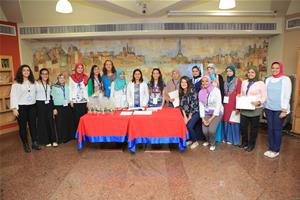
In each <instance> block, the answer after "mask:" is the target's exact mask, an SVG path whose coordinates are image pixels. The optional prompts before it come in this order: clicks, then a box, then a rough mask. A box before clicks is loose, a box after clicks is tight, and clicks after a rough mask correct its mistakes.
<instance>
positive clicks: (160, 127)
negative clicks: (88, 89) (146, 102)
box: [76, 108, 188, 152]
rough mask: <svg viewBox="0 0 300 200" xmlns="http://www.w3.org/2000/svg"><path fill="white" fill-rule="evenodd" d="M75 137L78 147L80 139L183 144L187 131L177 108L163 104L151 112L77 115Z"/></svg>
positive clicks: (180, 145) (133, 150)
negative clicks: (78, 116) (141, 113)
mask: <svg viewBox="0 0 300 200" xmlns="http://www.w3.org/2000/svg"><path fill="white" fill-rule="evenodd" d="M76 138H77V140H78V149H79V150H80V149H81V148H83V142H84V141H88V142H125V141H127V142H128V149H129V150H130V151H132V152H135V150H136V148H135V147H136V144H169V143H176V144H178V147H179V149H180V150H181V151H182V150H184V149H185V147H186V140H187V139H188V131H187V128H186V125H185V123H184V120H183V117H182V116H181V113H180V110H179V109H176V108H175V109H174V108H163V109H162V110H160V111H156V112H153V113H152V115H131V116H120V112H114V113H105V114H90V113H88V114H86V115H84V116H82V117H81V118H80V122H79V125H78V129H77V133H76Z"/></svg>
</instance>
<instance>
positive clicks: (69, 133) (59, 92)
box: [51, 74, 75, 144]
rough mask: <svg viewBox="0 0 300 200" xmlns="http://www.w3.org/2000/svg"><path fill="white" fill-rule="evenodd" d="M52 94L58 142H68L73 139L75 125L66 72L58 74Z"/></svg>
mask: <svg viewBox="0 0 300 200" xmlns="http://www.w3.org/2000/svg"><path fill="white" fill-rule="evenodd" d="M51 96H52V98H53V103H54V110H53V114H54V116H55V124H56V130H57V140H58V143H59V144H61V143H66V142H68V141H70V140H72V139H73V137H74V132H75V127H74V119H73V114H72V109H71V106H70V104H69V103H70V95H69V90H68V84H66V79H65V75H64V74H59V75H58V76H57V82H56V84H55V85H53V86H52V90H51Z"/></svg>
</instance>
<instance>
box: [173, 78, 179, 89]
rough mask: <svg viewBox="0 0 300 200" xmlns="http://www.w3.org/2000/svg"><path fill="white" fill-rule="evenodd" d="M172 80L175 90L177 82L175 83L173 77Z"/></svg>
mask: <svg viewBox="0 0 300 200" xmlns="http://www.w3.org/2000/svg"><path fill="white" fill-rule="evenodd" d="M172 82H173V85H174V88H175V90H177V86H178V84H176V83H175V81H174V80H173V79H172Z"/></svg>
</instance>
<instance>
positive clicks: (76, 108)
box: [69, 63, 88, 139]
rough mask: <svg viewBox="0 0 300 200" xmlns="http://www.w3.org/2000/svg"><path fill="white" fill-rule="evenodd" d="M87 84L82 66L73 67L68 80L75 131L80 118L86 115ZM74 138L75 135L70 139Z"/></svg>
mask: <svg viewBox="0 0 300 200" xmlns="http://www.w3.org/2000/svg"><path fill="white" fill-rule="evenodd" d="M87 84H88V77H87V75H86V74H84V66H83V64H80V63H79V64H76V65H75V72H74V74H72V76H71V77H70V78H69V90H70V91H69V92H70V105H71V107H72V108H73V113H74V115H73V116H74V126H75V128H76V129H77V127H78V124H79V120H80V117H81V116H83V115H84V114H86V113H87V100H88V94H87ZM75 131H76V130H75ZM74 138H75V133H73V135H72V139H74Z"/></svg>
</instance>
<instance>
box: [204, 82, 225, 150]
mask: <svg viewBox="0 0 300 200" xmlns="http://www.w3.org/2000/svg"><path fill="white" fill-rule="evenodd" d="M199 110H200V117H201V118H202V131H203V134H204V135H205V137H206V139H207V142H204V143H203V146H208V145H209V144H210V150H211V151H214V150H215V148H216V140H215V137H216V130H217V127H218V124H219V122H220V121H221V119H222V114H223V105H222V98H221V92H220V90H219V88H217V87H215V86H214V85H213V84H212V83H211V80H210V78H209V76H204V77H203V78H202V89H201V90H200V92H199Z"/></svg>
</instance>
